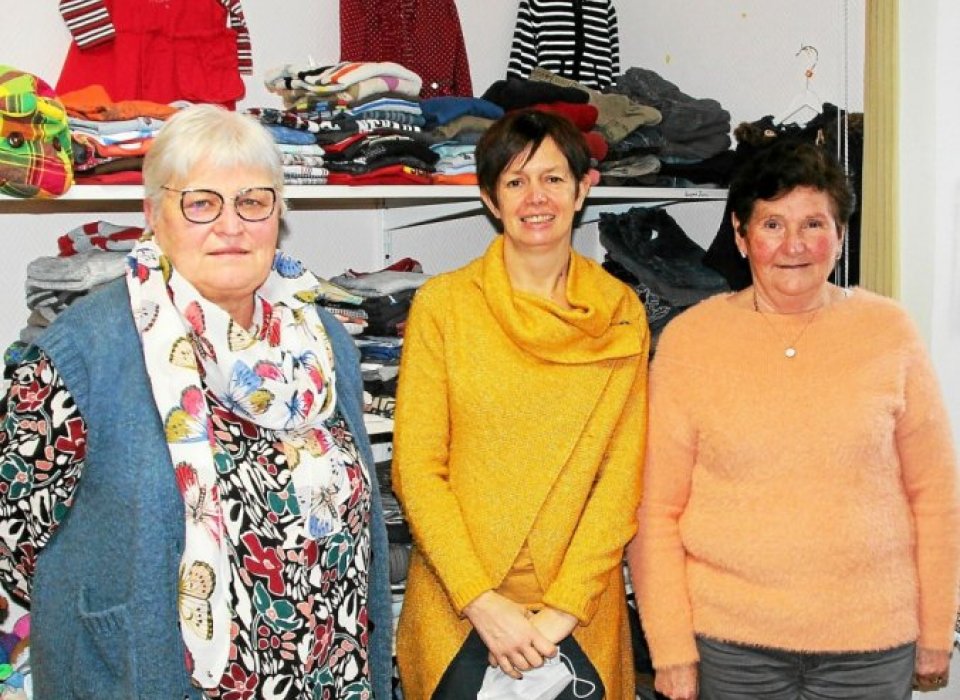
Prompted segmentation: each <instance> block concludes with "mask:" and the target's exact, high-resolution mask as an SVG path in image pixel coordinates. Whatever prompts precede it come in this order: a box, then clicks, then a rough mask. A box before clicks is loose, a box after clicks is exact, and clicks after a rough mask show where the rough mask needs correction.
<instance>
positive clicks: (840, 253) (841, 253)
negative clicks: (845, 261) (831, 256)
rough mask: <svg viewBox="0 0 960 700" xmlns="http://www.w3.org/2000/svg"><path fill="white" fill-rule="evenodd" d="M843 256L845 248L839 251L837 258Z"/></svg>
mask: <svg viewBox="0 0 960 700" xmlns="http://www.w3.org/2000/svg"><path fill="white" fill-rule="evenodd" d="M842 257H843V248H841V249H840V250H838V251H837V260H840V258H842Z"/></svg>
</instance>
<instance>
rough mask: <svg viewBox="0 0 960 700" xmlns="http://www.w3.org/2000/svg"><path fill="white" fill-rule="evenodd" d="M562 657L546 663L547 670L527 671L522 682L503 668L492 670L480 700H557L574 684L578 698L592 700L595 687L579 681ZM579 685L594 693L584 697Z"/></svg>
mask: <svg viewBox="0 0 960 700" xmlns="http://www.w3.org/2000/svg"><path fill="white" fill-rule="evenodd" d="M562 656H563V654H557V655H556V656H554V657H553V658H547V659H544V661H543V666H540V667H538V668H534V669H531V670H529V671H524V672H523V677H522V678H520V679H519V680H517V679H515V678H511V677H510V676H508V675H507V674H506V673H504V672H503V671H501V670H500V667H499V666H491V667H490V668H488V669H487V672H486V673H485V674H484V676H483V685H482V686H481V687H480V692H479V693H477V700H553V699H554V698H555V697H557V696H558V695H559V694H560V693H561V692H562V691H563V689H564V688H566V687H567V686H568V685H570V683H573V684H574V691H573V692H574V695H576V696H577V697H578V698H588V697H590V695H592V694H593V691H594V690H595V686H594V684H593V683H590V682H589V681H585V680H580V679H578V678H577V677H576V676H575V675H574V674H573V672H572V671H571V670H570V669H569V668H568V667H567V663H564V661H561V657H562ZM564 660H565V659H564ZM578 683H580V684H584V685H588V686H590V690H589V691H587V692H586V693H585V694H583V695H581V694H580V693H578V692H577V690H576V686H577V684H578Z"/></svg>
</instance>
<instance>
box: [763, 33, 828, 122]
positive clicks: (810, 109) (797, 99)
mask: <svg viewBox="0 0 960 700" xmlns="http://www.w3.org/2000/svg"><path fill="white" fill-rule="evenodd" d="M804 52H806V53H809V54H811V56H812V58H813V63H812V64H810V66H809V67H808V68H807V69H806V70H805V71H804V72H803V75H804V86H803V90H801V91H800V92H798V93H797V94H796V95H794V97H793V99H792V100H791V101H790V105H789V106H788V107H787V108H786V109H785V110H783V112H781V113H780V114H779V115H778V116H777V117H776V118H775V119H774V120H773V121H774V124H786V123H788V122H793V123H797V124H801V125H802V124H806V123H807V122H808V121H810V120H811V119H813V118H814V117H815V116H817V115H818V114H820V108H821V106H822V105H823V100H822V99H820V95H818V94H817V93H816V91H815V90H814V89H813V88H812V87H810V81H811V80H812V79H813V75H814V72H813V71H814V68H816V67H817V61H818V60H819V59H820V53H819V52H818V51H817V49H816V47H814V46H810V45H809V44H804V45H802V46H801V47H800V50H799V51H797V53H796V55H797V56H799V55H800V54H802V53H804Z"/></svg>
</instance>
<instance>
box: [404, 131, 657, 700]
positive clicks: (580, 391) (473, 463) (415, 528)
mask: <svg viewBox="0 0 960 700" xmlns="http://www.w3.org/2000/svg"><path fill="white" fill-rule="evenodd" d="M588 163H589V155H588V152H587V150H586V145H585V143H584V142H583V138H582V136H581V135H580V134H579V132H578V131H577V130H576V128H575V127H573V125H572V124H570V123H569V122H567V121H566V120H565V119H564V118H563V117H560V116H557V115H551V114H547V113H538V112H523V113H515V114H511V115H508V116H507V117H505V118H504V119H503V120H501V121H500V122H498V123H497V124H495V125H494V126H492V127H491V128H490V130H488V132H487V133H486V134H485V136H484V138H483V140H481V142H480V143H479V144H478V146H477V166H478V167H477V169H478V179H479V181H480V188H481V192H482V196H483V199H484V202H485V203H486V204H487V206H488V207H489V208H490V210H491V211H492V212H493V213H494V215H495V216H496V217H497V218H498V219H500V221H501V222H502V224H503V229H504V231H503V235H502V236H498V237H497V238H496V239H495V240H494V241H493V243H492V244H491V245H490V247H489V248H488V249H487V252H486V253H485V254H484V255H483V256H482V257H481V258H479V259H477V260H475V261H473V262H472V263H470V264H468V265H467V266H466V267H463V268H461V269H459V270H456V271H454V272H450V273H447V274H444V275H439V276H438V277H436V278H434V279H432V280H430V281H429V282H428V283H427V284H426V285H424V286H423V287H422V288H421V289H420V290H419V291H418V292H417V296H416V300H415V302H414V304H413V308H412V310H411V313H410V318H409V320H408V324H407V330H406V333H405V336H404V350H403V360H402V365H401V368H400V385H399V390H398V396H397V412H396V431H395V436H394V438H395V439H394V446H395V453H394V479H393V484H394V489H395V491H396V492H397V495H398V497H399V498H400V500H401V502H402V504H403V507H404V511H405V514H406V517H407V520H408V521H409V523H410V527H411V529H412V532H413V537H414V542H415V545H416V546H415V548H414V552H413V555H412V557H411V562H410V569H409V575H408V578H407V590H406V595H405V599H404V604H403V610H402V613H401V616H400V623H399V629H398V632H397V657H398V662H399V667H400V678H401V682H402V686H403V694H404V697H405V698H406V699H407V700H424V699H426V698H435V699H438V700H439V699H440V698H457V699H462V698H470V697H476V695H477V691H478V690H479V689H480V687H481V684H482V683H483V681H484V677H485V675H488V669H492V667H493V666H498V667H499V669H500V671H502V672H503V674H506V675H507V676H512V677H513V678H515V679H517V678H519V677H520V676H521V675H522V674H524V673H532V672H533V670H534V669H539V667H541V666H542V665H543V664H544V662H545V659H551V658H554V657H555V656H556V654H557V653H558V648H559V653H560V654H561V655H562V658H563V659H564V661H565V663H568V664H569V665H570V666H572V670H573V672H574V674H575V675H576V677H577V679H579V682H578V681H574V683H575V687H574V686H573V685H570V686H568V687H567V688H566V690H565V691H564V694H561V695H560V696H559V697H560V698H568V697H569V698H572V697H574V695H573V693H574V691H575V692H576V696H577V697H579V698H602V697H606V698H609V699H610V700H620V699H623V700H632V698H633V689H634V688H633V683H634V679H633V673H632V672H631V671H630V669H631V668H632V662H631V650H630V638H629V626H628V622H629V621H628V618H627V608H626V604H625V596H624V590H623V584H624V582H623V575H622V566H621V561H622V556H623V548H624V546H625V545H626V543H627V542H628V541H629V540H630V538H631V537H632V536H633V533H634V532H635V530H636V506H637V503H638V502H639V495H640V463H641V460H642V456H643V441H644V434H645V422H646V416H645V406H646V400H645V399H646V364H647V363H646V357H647V348H648V331H647V325H646V319H645V316H644V312H643V307H642V306H641V305H640V302H639V300H638V299H637V297H636V295H635V294H634V293H633V292H632V291H631V290H630V289H629V288H628V287H626V286H625V285H623V284H622V283H620V282H619V281H617V280H615V279H614V278H613V277H611V276H610V275H608V274H607V273H606V272H604V271H603V269H602V268H601V267H600V266H599V265H598V264H597V263H595V262H593V261H592V260H589V259H587V258H584V257H582V256H580V255H578V254H577V253H576V252H574V251H573V249H572V247H571V234H572V230H573V219H574V215H575V213H576V212H577V211H578V210H579V209H580V208H581V207H582V206H583V202H584V199H585V197H586V194H587V190H588V188H589V177H588V172H587V169H588ZM543 670H550V669H543ZM489 675H491V677H495V676H496V672H494V671H492V670H491V671H490V674H489ZM537 675H539V674H537ZM500 680H501V681H504V680H506V682H507V683H510V682H511V681H509V680H507V679H505V678H503V677H501V678H500ZM583 681H587V683H584V682H583Z"/></svg>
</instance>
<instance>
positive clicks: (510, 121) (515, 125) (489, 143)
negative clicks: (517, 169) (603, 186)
mask: <svg viewBox="0 0 960 700" xmlns="http://www.w3.org/2000/svg"><path fill="white" fill-rule="evenodd" d="M546 138H550V139H553V142H554V143H555V144H557V148H559V149H560V152H561V153H563V155H564V157H566V159H567V163H568V164H569V166H570V170H571V172H572V173H573V177H574V181H575V184H576V186H577V187H579V186H580V180H581V179H583V176H584V175H586V174H587V171H588V170H589V169H590V151H589V149H588V148H587V142H586V140H585V139H584V138H583V134H581V133H580V130H579V129H577V127H576V126H574V124H573V122H571V121H570V120H569V119H567V118H566V117H564V116H563V115H560V114H555V113H553V112H542V111H538V110H520V111H516V112H509V113H508V114H507V115H506V116H504V117H501V118H500V119H498V120H497V121H496V122H494V123H493V124H492V125H491V126H490V128H489V129H487V130H486V131H485V132H484V134H483V136H481V137H480V140H479V141H478V142H477V148H476V152H475V157H476V161H477V184H478V185H479V186H480V191H481V192H483V193H484V194H486V195H487V196H488V197H489V198H490V200H491V201H492V202H493V203H494V204H498V202H497V180H498V179H499V178H500V174H501V173H502V172H503V171H504V170H506V169H507V167H508V166H509V165H510V163H512V162H513V160H514V159H515V158H516V157H517V156H519V155H520V154H521V153H523V152H524V151H525V150H527V149H528V148H529V149H530V150H529V153H528V154H527V158H528V159H529V158H531V157H532V156H533V154H534V153H536V152H537V149H538V148H540V144H542V143H543V141H544V139H546Z"/></svg>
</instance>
